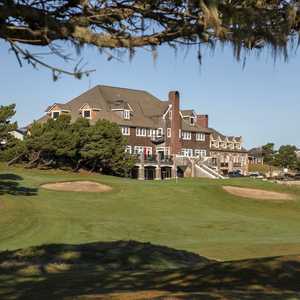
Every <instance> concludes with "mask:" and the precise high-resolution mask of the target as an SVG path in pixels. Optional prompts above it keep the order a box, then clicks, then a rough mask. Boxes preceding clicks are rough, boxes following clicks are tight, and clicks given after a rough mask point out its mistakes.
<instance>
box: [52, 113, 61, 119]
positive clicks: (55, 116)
mask: <svg viewBox="0 0 300 300" xmlns="http://www.w3.org/2000/svg"><path fill="white" fill-rule="evenodd" d="M59 115H60V111H53V112H52V119H54V120H56V119H57V118H58V117H59Z"/></svg>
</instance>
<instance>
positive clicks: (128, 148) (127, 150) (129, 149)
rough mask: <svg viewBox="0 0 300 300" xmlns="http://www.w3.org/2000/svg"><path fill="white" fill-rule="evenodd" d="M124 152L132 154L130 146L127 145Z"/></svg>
mask: <svg viewBox="0 0 300 300" xmlns="http://www.w3.org/2000/svg"><path fill="white" fill-rule="evenodd" d="M125 152H126V153H129V154H131V153H132V147H131V146H130V145H127V146H126V147H125Z"/></svg>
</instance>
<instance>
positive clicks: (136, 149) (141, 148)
mask: <svg viewBox="0 0 300 300" xmlns="http://www.w3.org/2000/svg"><path fill="white" fill-rule="evenodd" d="M133 153H134V154H141V153H144V146H134V148H133Z"/></svg>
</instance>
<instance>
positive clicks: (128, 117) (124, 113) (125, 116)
mask: <svg viewBox="0 0 300 300" xmlns="http://www.w3.org/2000/svg"><path fill="white" fill-rule="evenodd" d="M123 118H124V119H125V120H129V119H130V110H124V111H123Z"/></svg>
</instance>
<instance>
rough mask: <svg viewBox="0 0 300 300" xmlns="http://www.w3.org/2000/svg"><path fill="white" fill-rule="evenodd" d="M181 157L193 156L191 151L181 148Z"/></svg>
mask: <svg viewBox="0 0 300 300" xmlns="http://www.w3.org/2000/svg"><path fill="white" fill-rule="evenodd" d="M181 155H183V156H186V157H191V156H193V149H186V148H182V149H181Z"/></svg>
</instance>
